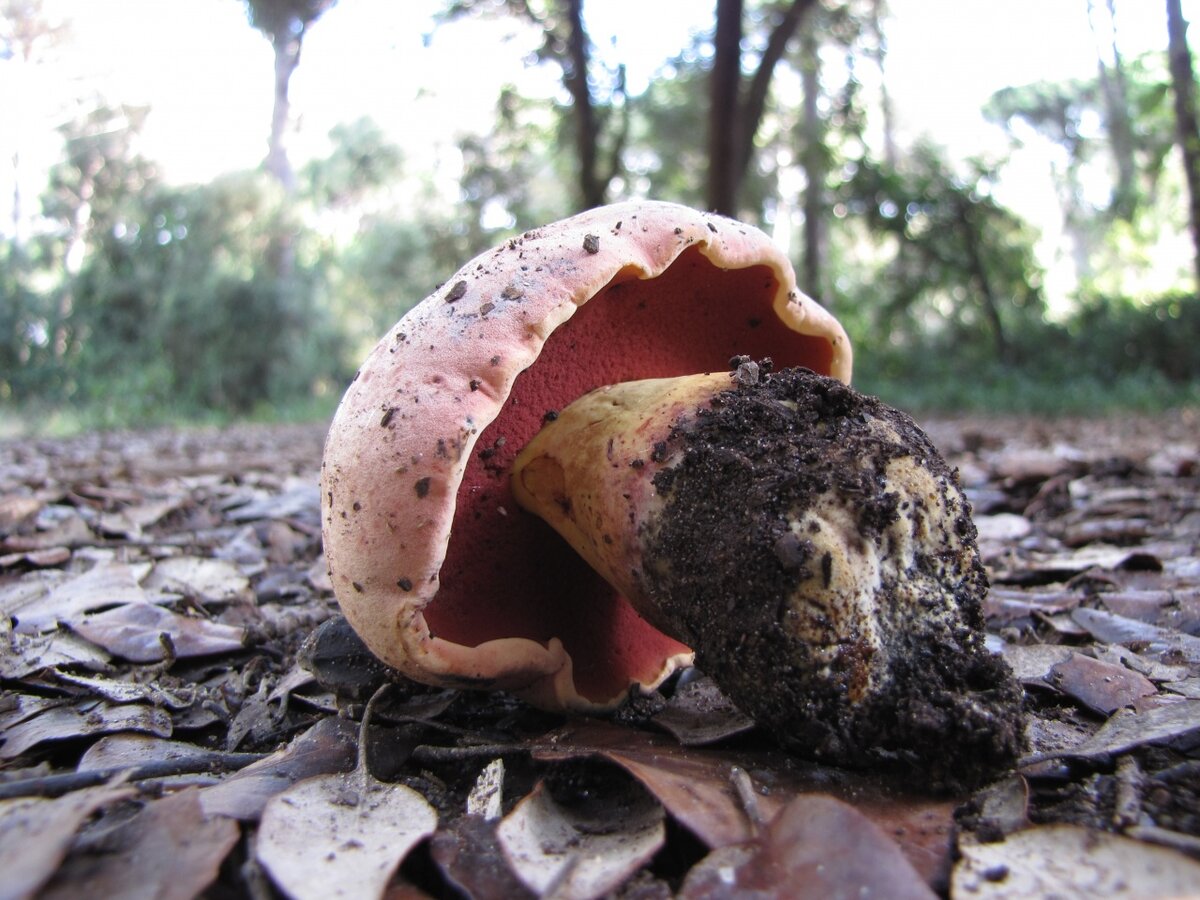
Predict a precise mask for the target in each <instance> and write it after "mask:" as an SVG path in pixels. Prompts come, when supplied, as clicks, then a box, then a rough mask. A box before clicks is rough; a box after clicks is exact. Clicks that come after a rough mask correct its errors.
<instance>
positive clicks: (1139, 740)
mask: <svg viewBox="0 0 1200 900" xmlns="http://www.w3.org/2000/svg"><path fill="white" fill-rule="evenodd" d="M1197 732H1200V700H1187V699H1184V700H1179V701H1177V702H1174V703H1166V704H1163V705H1162V706H1155V707H1153V708H1151V709H1147V710H1145V711H1144V712H1135V711H1134V710H1130V709H1122V710H1118V711H1117V712H1116V713H1114V714H1113V715H1112V716H1110V717H1109V719H1108V721H1107V722H1105V723H1104V724H1103V725H1102V726H1100V730H1099V731H1097V732H1096V733H1095V734H1094V735H1092V736H1091V737H1090V738H1088V739H1087V740H1086V741H1084V742H1083V743H1082V744H1079V745H1076V746H1074V747H1069V748H1066V749H1064V750H1060V751H1058V752H1056V753H1051V754H1044V755H1046V756H1072V757H1076V758H1079V759H1092V758H1096V757H1101V756H1109V755H1112V754H1116V753H1124V752H1125V751H1126V750H1132V749H1133V748H1134V747H1141V746H1143V745H1145V744H1158V743H1162V742H1169V741H1175V740H1182V739H1185V738H1190V737H1192V736H1193V735H1195V734H1196V733H1197Z"/></svg>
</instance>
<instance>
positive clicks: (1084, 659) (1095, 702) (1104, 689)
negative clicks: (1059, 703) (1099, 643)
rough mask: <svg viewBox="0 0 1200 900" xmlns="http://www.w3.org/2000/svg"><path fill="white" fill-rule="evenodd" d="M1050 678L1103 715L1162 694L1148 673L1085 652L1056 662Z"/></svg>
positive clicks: (1071, 695)
mask: <svg viewBox="0 0 1200 900" xmlns="http://www.w3.org/2000/svg"><path fill="white" fill-rule="evenodd" d="M1050 680H1051V681H1052V682H1053V683H1054V684H1055V685H1057V687H1058V689H1059V690H1061V691H1062V692H1063V693H1064V694H1066V695H1068V696H1070V697H1074V698H1075V699H1076V700H1078V701H1079V702H1080V703H1082V704H1083V705H1084V706H1086V707H1087V708H1088V709H1091V710H1093V711H1095V712H1098V713H1101V714H1103V715H1108V714H1109V713H1111V712H1113V711H1115V710H1118V709H1120V708H1121V707H1123V706H1131V705H1132V704H1133V702H1134V701H1135V700H1138V699H1139V698H1141V697H1150V696H1153V695H1154V694H1156V693H1158V689H1157V688H1155V687H1154V685H1153V684H1152V683H1151V682H1150V680H1149V679H1148V678H1146V677H1145V676H1144V675H1139V674H1138V673H1137V672H1134V671H1132V670H1130V669H1126V668H1125V667H1124V666H1115V665H1113V664H1112V663H1106V662H1101V661H1100V660H1098V659H1092V658H1091V657H1089V656H1084V655H1083V654H1082V653H1072V654H1071V655H1070V658H1069V659H1067V660H1064V661H1063V662H1060V663H1057V664H1055V666H1054V667H1053V668H1052V669H1051V670H1050Z"/></svg>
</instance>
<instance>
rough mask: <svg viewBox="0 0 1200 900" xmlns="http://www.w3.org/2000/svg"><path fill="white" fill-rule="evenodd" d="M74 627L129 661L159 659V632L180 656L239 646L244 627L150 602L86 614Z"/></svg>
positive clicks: (162, 656) (161, 645)
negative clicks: (177, 611) (180, 612)
mask: <svg viewBox="0 0 1200 900" xmlns="http://www.w3.org/2000/svg"><path fill="white" fill-rule="evenodd" d="M73 627H74V629H75V630H76V631H77V632H79V634H81V635H83V636H84V637H85V638H87V639H88V640H89V641H91V642H92V643H94V644H98V645H100V646H101V647H103V648H104V649H105V650H107V651H108V652H109V653H111V654H113V655H114V656H120V657H122V658H123V659H127V660H129V661H130V662H158V661H160V660H162V659H165V658H166V656H167V648H166V646H165V642H164V640H163V639H162V637H161V635H164V634H165V635H167V636H168V637H169V638H170V640H171V652H172V654H173V655H174V656H176V657H178V658H180V659H183V658H185V657H190V656H207V655H209V654H212V653H228V652H230V651H233V650H240V649H241V648H242V644H243V643H244V641H245V639H246V632H245V629H242V628H236V627H234V626H232V625H222V624H220V623H219V622H212V621H209V620H208V619H200V618H195V617H192V616H183V615H180V614H179V613H173V612H171V611H170V610H167V609H163V608H162V607H159V606H154V605H153V604H150V603H129V604H127V605H125V606H118V607H117V608H116V609H110V610H106V611H105V612H102V613H96V614H95V615H90V616H86V617H84V618H82V619H80V620H79V621H77V622H75V623H74V626H73Z"/></svg>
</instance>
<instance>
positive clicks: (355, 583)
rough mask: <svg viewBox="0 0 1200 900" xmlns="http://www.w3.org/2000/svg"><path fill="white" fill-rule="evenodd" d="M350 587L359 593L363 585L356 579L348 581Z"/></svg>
mask: <svg viewBox="0 0 1200 900" xmlns="http://www.w3.org/2000/svg"><path fill="white" fill-rule="evenodd" d="M350 587H352V588H354V590H355V592H357V593H359V594H361V593H362V592H363V586H362V585H361V584H359V583H358V582H357V581H352V582H350Z"/></svg>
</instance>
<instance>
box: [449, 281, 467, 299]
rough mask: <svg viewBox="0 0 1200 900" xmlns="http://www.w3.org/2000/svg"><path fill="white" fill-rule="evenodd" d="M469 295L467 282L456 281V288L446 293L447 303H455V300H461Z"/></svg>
mask: <svg viewBox="0 0 1200 900" xmlns="http://www.w3.org/2000/svg"><path fill="white" fill-rule="evenodd" d="M466 295H467V283H466V282H465V281H456V282H454V286H453V287H451V288H450V290H448V291H447V292H446V302H447V303H453V302H454V301H455V300H461V299H462V298H463V297H465V296H466Z"/></svg>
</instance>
